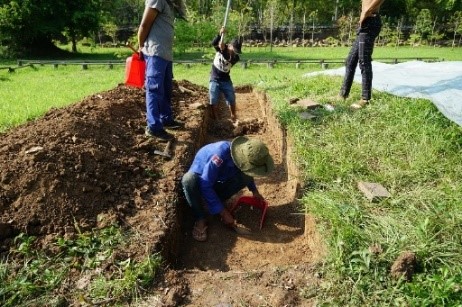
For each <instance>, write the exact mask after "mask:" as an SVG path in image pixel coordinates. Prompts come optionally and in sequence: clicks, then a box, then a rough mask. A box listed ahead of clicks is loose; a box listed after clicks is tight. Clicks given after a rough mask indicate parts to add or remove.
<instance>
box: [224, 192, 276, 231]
mask: <svg viewBox="0 0 462 307" xmlns="http://www.w3.org/2000/svg"><path fill="white" fill-rule="evenodd" d="M240 205H248V206H252V207H256V208H259V209H261V218H260V229H261V228H262V227H263V223H264V222H265V218H266V210H267V209H268V202H267V201H266V200H262V199H258V198H255V197H253V196H241V197H240V198H239V199H238V200H237V201H236V202H235V203H234V205H233V206H232V207H231V208H230V211H231V214H232V213H234V211H235V210H236V209H237V208H238V207H239V206H240Z"/></svg>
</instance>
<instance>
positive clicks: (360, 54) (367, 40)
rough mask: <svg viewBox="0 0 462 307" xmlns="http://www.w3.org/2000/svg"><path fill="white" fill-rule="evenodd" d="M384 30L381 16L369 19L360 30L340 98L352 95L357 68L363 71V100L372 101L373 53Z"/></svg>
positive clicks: (353, 46) (346, 70) (348, 61)
mask: <svg viewBox="0 0 462 307" xmlns="http://www.w3.org/2000/svg"><path fill="white" fill-rule="evenodd" d="M381 29H382V21H381V20H380V16H379V15H376V16H374V17H368V18H366V19H365V20H364V22H363V24H362V25H361V27H360V28H359V29H358V32H357V37H356V39H355V41H354V43H353V45H352V46H351V49H350V53H349V54H348V58H347V60H346V66H345V77H344V78H343V84H342V88H341V90H340V96H342V97H343V98H347V97H348V96H349V95H350V90H351V85H352V84H353V79H354V76H355V71H356V66H358V62H359V68H360V69H361V76H362V92H361V98H362V99H364V100H370V99H371V96H372V52H373V50H374V41H375V39H376V37H377V36H378V35H379V33H380V30H381Z"/></svg>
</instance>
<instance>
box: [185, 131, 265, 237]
mask: <svg viewBox="0 0 462 307" xmlns="http://www.w3.org/2000/svg"><path fill="white" fill-rule="evenodd" d="M273 168H274V162H273V158H272V157H271V155H270V154H269V151H268V147H267V146H266V145H265V144H264V143H263V142H262V141H260V140H258V139H253V138H248V137H245V136H239V137H237V138H235V139H234V140H233V141H232V142H229V141H219V142H216V143H211V144H208V145H205V146H204V147H202V148H201V149H199V151H198V152H197V154H196V156H195V158H194V161H193V163H192V165H191V167H190V168H189V170H188V172H187V173H186V174H184V176H183V178H182V181H181V183H182V185H183V190H184V194H185V197H186V201H187V202H188V205H189V206H190V207H191V208H192V210H193V213H194V217H195V220H196V221H195V223H194V228H193V233H192V235H193V238H194V239H195V240H197V241H205V240H207V224H206V220H205V217H206V211H205V210H204V208H203V206H202V202H201V200H202V199H204V200H205V204H206V209H207V211H208V212H209V213H210V214H212V215H218V214H219V215H220V217H221V220H222V221H223V223H224V224H225V225H226V226H228V227H231V228H235V227H236V221H235V220H234V217H233V216H232V214H231V213H230V212H229V210H228V209H226V207H225V206H224V204H223V202H224V201H226V200H228V199H229V198H231V196H233V195H234V194H236V193H238V192H239V191H240V190H242V189H243V188H244V187H247V188H248V189H249V190H250V191H251V192H252V194H253V196H254V197H256V198H260V199H262V200H263V196H262V195H261V194H260V192H259V191H258V189H257V186H256V185H255V181H254V179H253V177H255V176H266V175H268V174H269V173H270V172H271V171H272V170H273Z"/></svg>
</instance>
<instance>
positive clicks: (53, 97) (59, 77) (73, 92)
mask: <svg viewBox="0 0 462 307" xmlns="http://www.w3.org/2000/svg"><path fill="white" fill-rule="evenodd" d="M123 82H124V70H123V66H114V69H112V70H111V69H109V68H108V66H101V67H95V66H90V67H89V69H88V70H83V69H82V67H81V66H66V67H65V66H58V68H57V69H54V68H53V67H52V66H51V65H45V66H38V65H37V66H36V67H34V68H31V67H25V68H21V69H17V70H15V72H14V73H8V72H7V71H0V83H1V90H0V101H1V104H0V114H1V115H0V132H2V131H4V130H6V129H8V128H11V127H14V126H17V125H19V124H21V123H23V122H25V121H27V120H32V119H34V118H37V117H38V116H41V115H43V113H44V112H46V111H47V110H49V109H50V108H53V107H55V108H59V107H63V106H66V105H69V104H70V103H73V102H77V101H80V100H82V98H84V97H86V96H88V95H91V94H93V93H97V92H101V91H105V90H109V89H112V88H114V87H116V86H117V84H118V83H123Z"/></svg>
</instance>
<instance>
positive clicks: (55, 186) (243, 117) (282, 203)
mask: <svg viewBox="0 0 462 307" xmlns="http://www.w3.org/2000/svg"><path fill="white" fill-rule="evenodd" d="M207 96H208V94H207V89H205V88H202V87H200V86H197V85H194V84H191V83H189V82H187V81H179V82H175V86H174V92H173V108H174V111H175V114H176V115H177V118H178V119H179V120H182V121H184V122H185V123H186V124H185V127H184V128H183V129H179V130H177V131H174V132H173V133H174V134H175V136H176V139H177V141H176V142H175V144H174V146H173V151H172V153H173V158H172V159H165V158H163V157H161V156H157V155H153V151H154V150H155V149H158V150H163V148H164V146H165V144H163V143H158V142H156V141H154V140H150V139H147V138H146V137H145V136H144V125H145V105H144V91H143V90H141V89H135V88H129V87H126V86H124V85H120V86H118V87H117V88H115V89H113V90H111V91H107V92H103V93H99V94H95V95H93V96H90V97H88V98H86V99H84V100H83V101H82V102H79V103H76V104H74V105H72V106H69V107H66V108H63V109H59V110H56V109H53V110H50V111H49V112H48V113H47V114H46V115H45V116H44V117H42V118H40V119H37V120H35V121H32V122H29V123H27V124H25V125H23V126H20V127H18V128H15V129H12V130H10V131H8V132H7V133H4V134H2V135H1V138H0V167H1V168H0V170H1V176H0V254H1V255H2V257H6V256H7V255H8V252H9V249H10V247H11V246H12V244H13V238H14V236H15V235H17V234H19V233H20V232H24V233H27V234H29V235H34V236H36V237H37V238H38V240H37V242H36V248H37V249H45V250H46V252H47V253H48V254H49V255H52V254H55V253H59V250H58V249H57V248H56V246H55V245H53V244H50V243H51V242H54V240H56V238H57V237H58V236H65V237H68V238H72V237H73V236H75V235H76V233H77V231H86V230H91V229H94V228H101V227H105V226H107V225H110V224H111V223H117V224H119V225H121V226H122V227H124V228H126V229H127V230H130V231H131V233H135V235H133V236H132V237H131V240H130V241H129V242H127V244H126V245H124V246H122V247H120V250H118V251H116V253H117V256H116V257H111V258H110V259H108V260H107V262H108V263H105V264H104V265H103V267H104V268H105V270H108V272H106V274H107V275H111V272H110V270H111V269H114V268H113V266H111V265H110V262H111V261H119V260H123V259H126V258H128V257H130V258H132V259H140V258H143V257H145V255H146V251H149V252H161V253H162V255H163V256H164V258H165V259H166V260H167V261H168V263H170V264H167V266H166V269H165V271H164V272H163V273H162V275H161V276H160V277H159V280H158V281H157V282H156V284H155V285H153V287H152V288H151V289H147V291H148V292H147V293H145V295H146V298H145V299H144V300H143V301H141V302H140V301H138V302H136V303H135V302H131V304H130V305H131V306H133V305H138V306H179V305H184V306H310V305H312V303H313V302H312V300H311V297H312V293H311V292H310V289H312V288H313V287H312V286H313V285H314V284H316V283H317V282H319V280H318V278H316V277H315V276H314V272H313V263H315V262H316V261H317V260H318V259H319V257H321V256H320V255H322V253H321V250H320V249H321V248H320V245H319V244H318V242H319V241H318V239H317V238H316V233H315V231H314V228H313V223H311V222H309V221H308V222H307V221H306V218H305V216H304V215H302V214H300V208H299V207H298V204H297V200H296V197H297V192H298V191H297V187H298V182H297V178H296V166H294V165H293V163H291V160H290V154H289V153H290V142H287V140H286V138H285V133H284V132H283V131H282V129H281V128H280V126H279V125H278V123H277V121H276V120H275V119H274V116H273V115H272V114H271V111H270V108H269V107H268V102H267V101H266V98H265V95H264V94H262V93H258V92H254V91H253V90H252V88H251V87H241V88H238V89H237V115H238V118H239V121H240V124H239V125H238V126H237V127H236V126H233V124H232V123H231V121H230V120H229V119H228V118H229V114H228V111H227V108H226V107H225V105H224V103H222V104H221V116H222V118H223V119H222V120H220V121H212V120H211V119H210V118H209V116H208V113H207V110H206V108H205V107H204V105H205V104H206V103H207V100H208V98H207ZM243 134H245V135H248V136H252V137H258V138H260V139H262V140H263V141H265V142H266V143H267V144H268V147H269V148H270V151H271V154H272V155H273V157H274V159H275V162H276V170H275V172H274V173H273V174H272V175H271V176H270V177H268V178H261V179H257V185H258V187H259V190H260V192H261V194H262V195H263V196H265V198H266V199H267V201H268V202H269V204H270V206H269V209H268V212H267V215H266V220H265V223H264V225H263V228H262V229H261V230H260V229H259V227H258V226H259V225H258V224H259V220H260V217H261V212H260V211H259V210H257V209H254V210H251V209H250V207H246V206H241V207H240V209H239V210H238V211H237V212H236V218H237V220H238V222H240V223H241V224H243V225H244V226H246V227H248V228H249V229H250V230H251V234H250V235H246V236H242V235H238V234H236V233H235V232H233V231H231V230H229V229H227V228H225V227H224V226H223V225H222V224H221V222H220V221H219V220H218V219H216V218H215V217H209V220H208V221H209V229H208V233H209V238H208V240H207V242H195V241H194V240H193V239H192V237H191V227H192V221H191V218H190V216H189V213H190V212H189V211H188V208H187V206H186V205H185V203H184V198H183V196H182V191H181V186H180V180H181V176H182V175H183V173H184V172H185V171H186V170H187V169H188V167H189V164H190V163H191V161H192V159H193V156H194V154H195V152H196V151H197V150H198V149H199V147H200V146H201V145H203V144H205V143H209V142H213V141H216V140H222V139H232V138H233V137H235V136H237V135H243ZM77 228H78V229H77ZM83 275H85V276H88V272H79V271H76V270H71V272H70V273H69V277H68V278H67V279H66V283H65V284H64V285H62V287H60V288H59V289H56V290H55V292H56V293H55V294H56V295H57V296H58V295H59V296H61V297H64V298H65V299H66V301H67V302H68V304H69V305H75V304H76V302H75V301H74V300H75V298H76V295H75V293H74V291H75V288H76V286H75V285H76V283H77V281H79V280H80V279H81V278H82V276H83ZM90 276H91V274H90ZM79 291H82V292H83V293H84V292H85V288H83V289H82V288H81V289H79Z"/></svg>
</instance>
